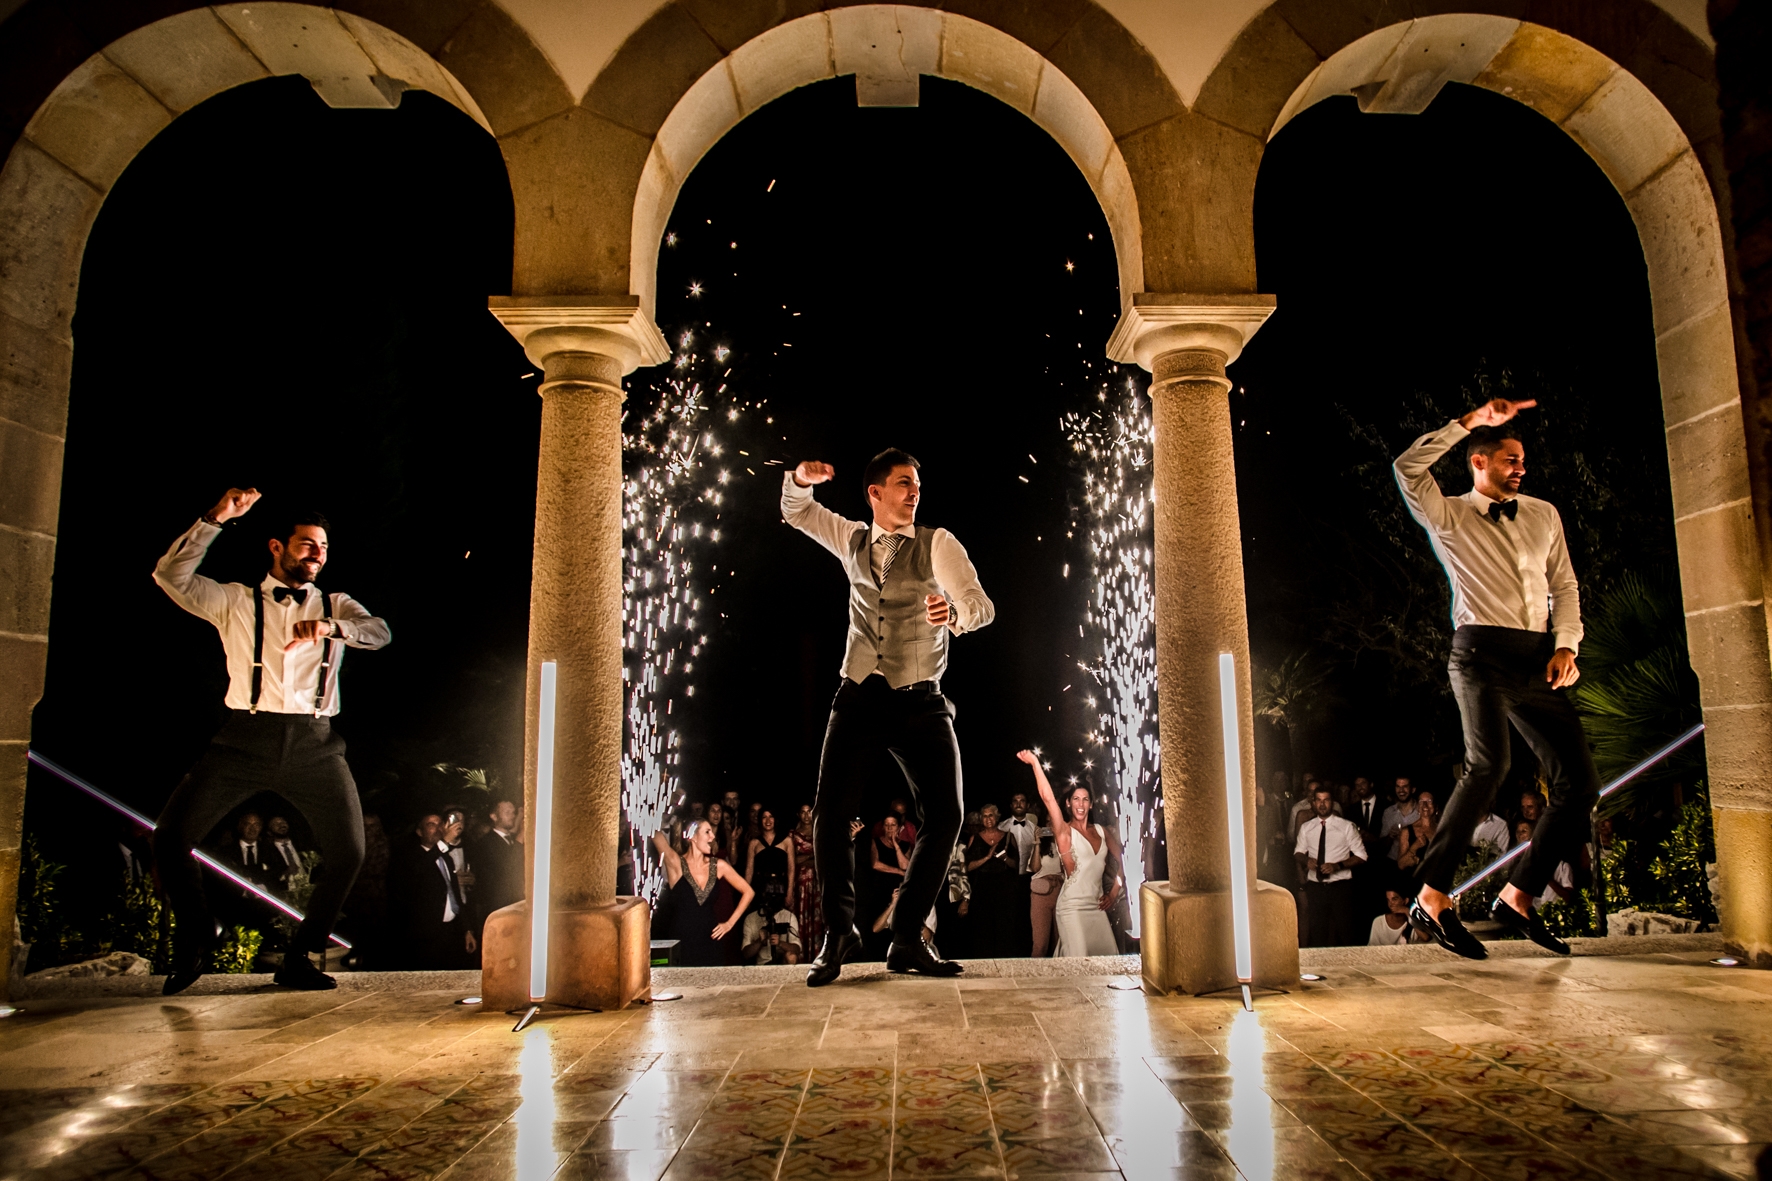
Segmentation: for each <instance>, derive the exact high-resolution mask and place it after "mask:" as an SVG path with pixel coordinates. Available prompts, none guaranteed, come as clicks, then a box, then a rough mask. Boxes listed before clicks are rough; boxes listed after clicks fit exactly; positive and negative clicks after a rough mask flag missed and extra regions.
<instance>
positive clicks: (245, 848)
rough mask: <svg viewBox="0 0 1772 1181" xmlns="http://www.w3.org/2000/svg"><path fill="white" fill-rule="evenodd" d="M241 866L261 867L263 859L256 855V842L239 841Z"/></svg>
mask: <svg viewBox="0 0 1772 1181" xmlns="http://www.w3.org/2000/svg"><path fill="white" fill-rule="evenodd" d="M238 843H239V845H240V864H241V865H263V864H264V863H265V859H264V858H263V857H260V856H259V854H258V842H257V841H239V842H238Z"/></svg>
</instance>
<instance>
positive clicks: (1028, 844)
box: [997, 816, 1040, 873]
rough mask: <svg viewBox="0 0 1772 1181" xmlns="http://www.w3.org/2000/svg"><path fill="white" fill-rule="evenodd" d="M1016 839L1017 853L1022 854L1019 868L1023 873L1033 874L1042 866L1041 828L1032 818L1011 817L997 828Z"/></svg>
mask: <svg viewBox="0 0 1772 1181" xmlns="http://www.w3.org/2000/svg"><path fill="white" fill-rule="evenodd" d="M997 827H998V828H1001V829H1002V830H1003V831H1005V832H1007V833H1008V834H1009V835H1010V836H1011V837H1013V838H1014V839H1015V848H1016V851H1017V852H1018V853H1019V854H1020V858H1019V860H1020V862H1021V864H1020V865H1019V866H1018V867H1017V868H1019V869H1020V871H1021V872H1022V873H1032V872H1034V869H1035V867H1037V866H1038V865H1039V864H1040V826H1039V824H1038V823H1037V822H1036V821H1035V820H1034V818H1033V817H1032V816H1023V817H1022V818H1021V819H1019V820H1017V819H1016V818H1015V817H1013V816H1011V817H1009V818H1008V819H1006V820H1004V821H1003V823H1001V824H999V825H998V826H997Z"/></svg>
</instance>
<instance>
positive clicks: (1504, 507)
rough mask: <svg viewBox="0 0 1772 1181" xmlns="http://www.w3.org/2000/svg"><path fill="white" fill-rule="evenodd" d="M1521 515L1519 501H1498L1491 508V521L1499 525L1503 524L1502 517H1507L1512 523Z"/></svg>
mask: <svg viewBox="0 0 1772 1181" xmlns="http://www.w3.org/2000/svg"><path fill="white" fill-rule="evenodd" d="M1519 513H1520V502H1519V501H1517V500H1498V501H1496V502H1495V503H1494V504H1491V505H1490V506H1489V519H1490V520H1491V521H1494V522H1495V523H1496V524H1497V525H1499V524H1501V518H1502V517H1506V518H1507V519H1508V520H1510V521H1511V520H1513V519H1514V518H1515V517H1516V516H1518V515H1519Z"/></svg>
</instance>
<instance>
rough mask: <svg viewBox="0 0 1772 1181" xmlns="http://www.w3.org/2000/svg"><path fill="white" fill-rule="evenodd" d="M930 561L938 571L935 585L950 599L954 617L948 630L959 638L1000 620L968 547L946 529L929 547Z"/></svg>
mask: <svg viewBox="0 0 1772 1181" xmlns="http://www.w3.org/2000/svg"><path fill="white" fill-rule="evenodd" d="M929 559H930V562H931V563H932V564H933V565H934V567H935V581H936V584H937V585H939V586H940V587H941V589H942V591H943V593H944V594H946V596H947V600H948V603H949V605H950V606H951V607H952V609H953V610H952V614H951V615H950V616H949V617H948V630H949V631H951V632H953V633H954V634H955V635H956V636H958V635H963V634H965V633H966V632H975V631H977V630H978V629H979V628H981V627H984V626H985V625H986V624H988V623H990V622H991V620H993V619H995V618H996V617H997V607H996V604H994V603H992V602H991V600H990V596H989V595H987V594H985V593H984V588H983V587H982V586H980V585H978V570H977V569H976V568H975V567H974V566H973V565H972V559H971V558H970V557H968V556H967V554H966V547H965V546H963V545H961V544H960V542H959V541H958V539H956V538H955V537H954V535H953V534H952V533H949V532H948V531H947V530H946V529H937V530H936V531H935V537H934V539H933V540H932V541H931V542H930V544H929Z"/></svg>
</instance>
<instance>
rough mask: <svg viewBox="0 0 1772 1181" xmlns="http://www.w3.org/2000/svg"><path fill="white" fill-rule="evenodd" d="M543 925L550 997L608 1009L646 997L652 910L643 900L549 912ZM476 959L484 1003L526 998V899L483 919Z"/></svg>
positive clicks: (520, 1002)
mask: <svg viewBox="0 0 1772 1181" xmlns="http://www.w3.org/2000/svg"><path fill="white" fill-rule="evenodd" d="M549 926H550V928H551V933H550V938H549V943H548V982H547V983H548V987H547V998H546V999H547V1000H548V1002H549V1003H551V1004H556V1005H570V1006H571V1007H573V1008H575V1009H602V1010H604V1011H610V1010H614V1009H620V1008H624V1007H626V1006H627V1005H628V1004H629V1003H630V1002H631V1001H635V1000H650V999H651V997H652V908H651V907H649V906H647V905H646V900H645V899H644V898H617V899H616V900H615V901H613V902H608V903H604V904H602V905H598V906H576V907H570V908H567V909H564V910H555V911H554V913H553V921H552V922H551V923H550V924H549ZM480 964H481V967H480V997H481V1004H482V1005H483V1006H484V1007H485V1008H487V1009H489V1010H494V1011H496V1010H499V1009H506V1010H509V1009H517V1008H521V1007H522V1006H524V1005H527V1004H530V1003H531V998H530V995H529V903H528V901H527V900H525V901H523V902H516V903H512V904H511V905H510V906H507V907H505V908H504V909H503V910H495V911H493V912H492V913H491V914H490V915H488V916H487V917H486V927H485V931H484V933H483V934H482V936H481V940H480Z"/></svg>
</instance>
